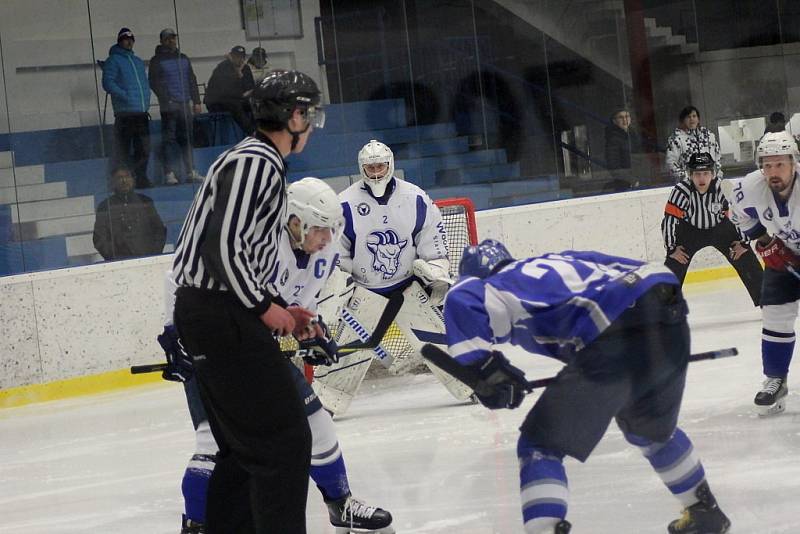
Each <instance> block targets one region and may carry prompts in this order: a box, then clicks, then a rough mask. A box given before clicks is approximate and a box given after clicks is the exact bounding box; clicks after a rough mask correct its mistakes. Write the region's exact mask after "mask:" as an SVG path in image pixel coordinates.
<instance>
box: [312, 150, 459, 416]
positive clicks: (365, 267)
mask: <svg viewBox="0 0 800 534" xmlns="http://www.w3.org/2000/svg"><path fill="white" fill-rule="evenodd" d="M358 168H359V172H360V173H361V180H359V181H358V182H356V183H354V184H353V185H351V186H350V187H349V188H347V189H346V190H345V191H343V192H342V193H340V194H339V199H340V200H341V202H342V209H343V211H344V219H345V224H344V230H343V232H342V238H341V257H340V266H341V269H342V270H343V271H345V272H349V273H351V274H352V277H353V281H354V282H355V285H356V292H355V293H354V294H353V297H352V298H351V299H350V302H351V304H352V303H356V304H358V307H359V309H358V310H354V309H352V306H351V307H346V308H345V312H344V313H345V322H346V323H348V324H350V323H352V322H355V324H356V329H358V330H361V331H362V332H368V331H369V325H368V324H365V323H367V322H368V321H369V320H370V319H371V318H374V317H377V316H379V315H380V313H381V310H382V308H383V304H382V303H384V302H385V299H386V298H388V296H389V295H391V294H393V293H395V292H403V296H404V298H405V299H404V303H403V307H402V308H401V310H400V312H399V314H398V316H397V318H396V324H397V327H398V328H399V329H400V331H401V332H402V334H403V336H404V338H405V340H400V339H399V338H400V336H399V335H397V334H395V339H396V340H398V344H400V345H401V346H405V342H407V343H408V344H409V345H410V347H411V348H410V350H409V353H413V356H411V357H410V358H409V360H410V361H403V362H402V363H401V362H400V359H399V358H398V359H397V360H395V357H396V356H397V354H393V352H392V350H391V349H389V348H386V345H385V344H382V346H381V347H379V348H378V349H376V351H375V353H376V354H377V356H378V358H380V360H381V362H382V363H383V364H384V366H386V367H388V368H389V370H390V372H392V371H394V372H401V370H402V369H404V367H405V366H410V364H411V363H412V362H418V361H419V359H418V356H417V355H418V350H419V347H420V346H421V345H422V343H423V342H438V343H440V344H443V343H444V322H443V320H442V317H441V312H440V310H439V309H438V308H437V306H438V305H440V304H441V302H442V300H443V299H444V295H445V293H446V292H447V290H448V288H449V287H450V284H451V283H452V280H451V279H450V262H449V260H448V249H447V233H446V232H445V229H444V225H443V224H442V216H441V213H440V212H439V208H438V207H437V206H436V205H435V204H434V203H433V201H432V200H431V198H430V197H429V196H428V194H427V193H425V191H423V190H422V189H421V188H419V187H417V186H416V185H414V184H411V183H409V182H406V181H405V180H400V179H399V178H397V177H396V176H395V175H394V155H393V154H392V151H391V149H389V147H388V146H386V145H385V144H383V143H381V142H379V141H376V140H372V141H370V142H369V143H367V144H366V145H364V147H363V148H362V149H361V151H360V152H359V153H358ZM420 283H421V285H422V286H423V287H424V289H423V287H421V286H420ZM361 339H362V340H363V335H362V337H361ZM340 342H341V343H343V342H344V341H343V340H341V339H340ZM393 346H394V345H393ZM371 358H372V353H371V352H370V351H364V352H361V353H358V355H354V356H352V357H351V359H350V360H349V361H348V362H347V363H346V364H345V363H344V362H342V363H341V364H340V365H339V366H338V367H337V366H334V367H333V368H331V369H323V370H321V371H322V372H321V373H319V374H318V375H317V376H316V378H317V380H316V381H315V386H314V387H315V390H316V391H317V392H318V393H319V394H320V396H321V398H322V401H323V403H324V404H325V407H326V408H328V409H329V410H331V411H333V412H334V413H337V414H338V413H342V412H344V411H345V410H346V409H347V407H348V406H349V404H350V401H351V400H352V398H353V396H354V395H355V393H356V391H357V389H358V387H359V385H360V384H361V381H362V380H363V378H364V375H365V373H366V370H367V368H368V367H369V364H370V361H371ZM354 362H358V363H357V364H356V365H354ZM431 371H432V372H433V373H434V375H436V377H437V378H438V379H439V380H440V381H441V382H442V384H443V385H444V386H445V388H447V390H448V391H449V392H450V393H451V394H452V395H453V396H454V397H455V398H456V399H457V400H462V401H463V400H467V399H468V398H469V396H470V394H471V392H470V390H469V389H468V388H466V387H465V386H463V384H461V383H460V382H458V381H455V380H453V378H452V377H450V376H447V375H444V374H443V373H441V372H440V371H439V370H438V369H435V368H431Z"/></svg>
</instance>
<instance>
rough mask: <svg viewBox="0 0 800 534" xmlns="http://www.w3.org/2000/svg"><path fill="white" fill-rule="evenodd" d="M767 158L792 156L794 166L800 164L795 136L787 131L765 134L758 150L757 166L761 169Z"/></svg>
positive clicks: (799, 154)
mask: <svg viewBox="0 0 800 534" xmlns="http://www.w3.org/2000/svg"><path fill="white" fill-rule="evenodd" d="M767 156H791V157H792V164H796V163H798V160H800V152H798V149H797V141H796V140H795V138H794V136H792V134H790V133H789V132H787V131H786V130H783V131H780V132H770V133H766V134H764V137H762V138H761V141H759V142H758V148H757V149H756V164H757V165H758V166H759V168H760V167H761V160H762V159H763V158H765V157H767Z"/></svg>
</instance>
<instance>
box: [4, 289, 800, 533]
mask: <svg viewBox="0 0 800 534" xmlns="http://www.w3.org/2000/svg"><path fill="white" fill-rule="evenodd" d="M687 294H688V295H689V301H690V308H691V310H692V313H691V315H690V322H691V324H692V325H693V328H692V335H693V338H692V349H693V351H695V352H697V351H704V350H710V349H716V348H722V347H728V346H737V347H738V348H739V350H740V355H739V356H738V357H737V358H731V359H727V360H720V361H711V362H702V363H695V364H692V366H691V369H690V372H689V378H688V386H687V390H686V394H685V400H684V403H683V411H682V414H681V420H680V425H681V426H682V427H683V428H684V430H686V432H687V434H689V436H690V437H691V439H692V440H693V441H694V444H695V447H696V450H697V451H698V452H699V454H700V456H701V458H702V460H703V462H704V464H705V468H706V471H707V473H708V478H709V481H710V483H711V486H712V489H713V491H714V493H715V494H716V495H717V497H718V499H719V501H720V503H721V505H722V507H723V509H724V510H725V512H726V513H728V514H729V516H730V517H731V519H732V521H733V527H732V529H731V532H732V533H735V534H744V533H759V534H765V533H790V532H791V533H797V532H800V514H798V512H797V511H796V507H797V503H798V502H800V400H798V399H797V396H796V395H790V399H789V402H788V408H787V412H786V413H785V414H783V415H780V416H777V417H774V418H771V419H759V418H758V417H756V416H755V414H754V411H753V405H752V399H753V395H754V394H755V392H756V390H757V389H758V386H759V385H760V379H761V378H760V377H761V370H760V357H759V352H760V351H759V347H760V328H761V324H760V321H759V320H758V318H759V315H758V313H757V312H756V311H755V310H754V309H753V308H752V306H750V305H749V300H748V298H747V296H746V293H745V291H744V288H743V287H742V286H741V285H740V284H739V282H738V280H727V281H722V282H714V283H707V284H702V285H697V284H694V285H690V286H687ZM512 358H513V359H514V361H515V363H517V364H519V365H520V366H522V367H524V368H525V370H526V371H527V372H528V375H529V377H530V378H534V377H541V376H546V375H548V374H550V373H551V372H552V371H554V370H555V369H556V368H557V366H554V365H553V364H552V363H550V362H549V361H548V360H547V359H545V358H541V357H536V356H528V355H524V354H519V353H515V354H513V355H512ZM536 397H537V395H535V394H534V395H531V396H530V397H529V398H528V399H526V402H525V403H524V404H523V406H522V408H520V409H518V410H514V411H494V412H492V411H488V410H486V409H484V408H482V407H480V406H471V405H469V406H467V405H455V404H454V403H453V402H452V401H451V399H450V398H449V396H448V394H447V392H446V391H445V390H444V389H443V388H442V387H441V386H439V385H438V384H437V383H436V382H435V380H434V379H433V378H432V377H431V376H430V375H422V376H413V377H402V378H392V379H383V380H377V381H372V382H367V383H365V384H364V386H363V387H362V391H361V392H360V393H359V395H358V397H357V398H356V400H355V401H354V402H353V404H352V406H351V409H350V412H349V413H348V414H347V415H346V416H345V417H342V418H341V419H340V420H338V421H337V427H338V432H339V438H340V442H341V445H342V449H343V451H344V454H345V460H346V462H347V466H348V471H349V475H350V482H351V487H352V489H353V491H354V494H355V495H356V496H358V497H360V498H362V499H364V500H365V501H367V502H368V503H370V504H376V505H379V506H381V507H384V508H386V509H388V510H390V511H391V512H392V514H393V515H394V517H395V527H396V529H397V532H398V533H404V534H405V533H411V532H414V533H430V534H433V533H464V534H487V533H501V534H509V533H520V532H522V525H521V519H520V511H519V492H518V478H517V477H518V475H517V460H516V457H515V446H516V441H517V427H518V426H519V424H520V423H521V421H522V419H523V417H524V415H525V413H526V411H527V410H528V409H529V408H530V407H531V406H532V404H533V403H534V401H535V400H536ZM193 447H194V437H193V432H192V428H191V423H190V421H189V417H188V413H187V411H186V408H185V401H184V396H183V391H182V388H181V387H179V386H176V385H174V384H168V383H164V384H159V385H156V386H148V387H142V388H138V389H134V390H129V391H124V392H119V393H114V394H107V395H97V396H91V397H84V398H78V399H72V400H67V401H59V402H52V403H45V404H39V405H32V406H26V407H21V408H15V409H7V410H0V532H2V533H8V534H45V533H46V534H56V533H75V532H82V533H83V532H85V533H115V534H134V533H135V534H162V533H163V534H176V533H177V532H178V531H179V521H180V512H181V511H182V508H183V502H182V498H181V494H180V482H181V477H182V474H183V469H184V467H185V465H186V461H187V460H188V458H189V456H190V455H191V453H192V450H193ZM567 474H568V476H569V480H570V490H571V498H570V509H569V515H568V518H569V519H570V521H571V522H572V523H573V525H574V528H573V533H576V534H586V533H592V534H595V533H597V534H605V533H615V534H616V533H621V534H627V533H631V534H645V533H664V532H666V524H667V523H668V522H669V521H670V520H671V519H674V518H675V517H677V516H678V515H679V508H680V506H679V505H678V503H677V501H675V499H674V498H672V497H671V496H670V495H669V493H668V492H667V490H666V489H665V488H664V487H663V486H662V485H661V483H660V481H659V479H658V478H657V477H656V475H655V474H654V473H653V472H652V470H651V469H650V466H649V465H648V464H647V462H646V461H645V460H644V459H643V458H641V456H640V455H639V453H638V452H637V451H636V450H634V449H633V448H632V447H631V446H629V445H627V443H626V442H625V441H624V439H623V438H622V436H621V434H620V432H619V431H618V430H617V428H616V427H615V426H614V425H613V424H612V427H611V428H610V429H609V432H608V433H607V435H606V437H605V438H604V439H603V441H602V442H601V443H600V445H599V446H598V447H597V449H596V450H595V452H594V454H593V455H592V457H591V458H590V459H589V460H588V461H587V462H586V463H585V464H583V465H581V464H579V463H578V462H576V461H572V460H568V461H567ZM308 522H309V528H308V531H309V533H310V534H330V533H332V532H333V529H332V528H331V527H330V525H329V524H328V521H327V512H326V510H325V507H324V505H323V503H322V500H321V498H320V496H319V493H318V492H317V490H316V488H315V487H314V486H313V484H311V487H310V489H309V499H308Z"/></svg>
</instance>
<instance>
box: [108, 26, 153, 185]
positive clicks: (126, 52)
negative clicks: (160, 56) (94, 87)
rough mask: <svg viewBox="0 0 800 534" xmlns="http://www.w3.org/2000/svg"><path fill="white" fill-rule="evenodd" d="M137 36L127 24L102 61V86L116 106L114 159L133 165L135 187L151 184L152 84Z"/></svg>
mask: <svg viewBox="0 0 800 534" xmlns="http://www.w3.org/2000/svg"><path fill="white" fill-rule="evenodd" d="M135 41H136V39H135V38H134V36H133V32H132V31H131V30H130V29H128V28H122V29H121V30H120V31H119V33H118V34H117V44H115V45H114V46H112V47H111V50H109V52H108V59H107V60H106V61H105V64H104V65H103V89H105V90H106V92H108V93H109V94H111V104H112V105H113V107H114V145H115V146H114V158H113V159H114V163H113V165H112V166H114V167H116V166H118V165H125V166H127V167H129V168H131V169H133V173H134V176H135V178H136V187H137V188H143V187H150V185H151V184H150V180H148V179H147V158H148V157H149V155H150V116H149V115H148V114H147V110H148V109H149V108H150V86H149V85H148V83H147V74H146V73H145V70H144V61H142V60H141V58H139V57H137V56H136V54H134V53H133V43H134V42H135Z"/></svg>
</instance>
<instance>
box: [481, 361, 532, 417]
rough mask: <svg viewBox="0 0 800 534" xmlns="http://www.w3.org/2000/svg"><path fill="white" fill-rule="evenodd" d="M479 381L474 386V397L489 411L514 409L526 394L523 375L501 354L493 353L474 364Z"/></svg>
mask: <svg viewBox="0 0 800 534" xmlns="http://www.w3.org/2000/svg"><path fill="white" fill-rule="evenodd" d="M473 367H474V368H475V370H476V371H477V372H478V374H479V375H480V377H481V380H480V381H479V382H478V384H477V385H476V386H475V396H476V397H478V400H479V401H480V402H481V404H483V405H484V406H486V407H487V408H489V409H490V410H497V409H500V408H511V409H513V408H516V407H518V406H519V405H520V404H522V400H523V399H524V398H525V394H526V393H527V392H528V381H527V380H525V373H523V372H522V370H520V369H517V368H516V367H514V366H513V365H511V362H510V361H508V359H507V358H506V357H505V356H503V354H502V353H500V352H497V351H494V352H492V353H491V354H490V355H489V358H488V359H486V360H484V361H483V362H481V363H478V364H474V365H473Z"/></svg>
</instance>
